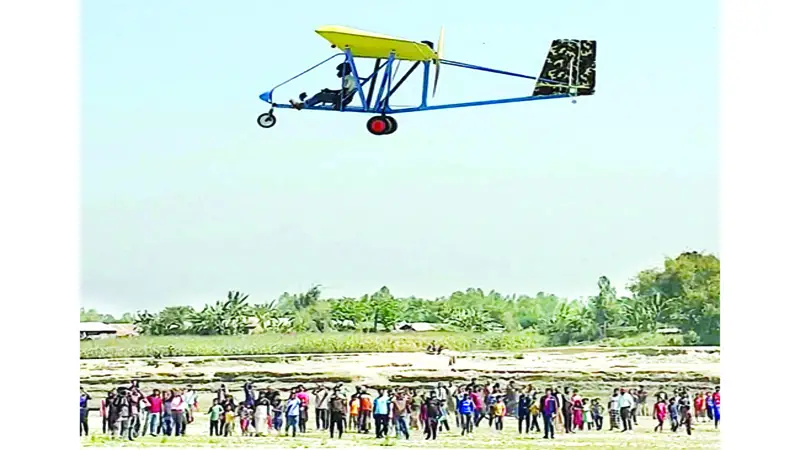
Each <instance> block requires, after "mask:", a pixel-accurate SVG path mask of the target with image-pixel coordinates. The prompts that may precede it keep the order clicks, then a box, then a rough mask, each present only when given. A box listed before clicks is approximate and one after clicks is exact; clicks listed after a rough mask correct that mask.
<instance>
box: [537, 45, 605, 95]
mask: <svg viewBox="0 0 800 450" xmlns="http://www.w3.org/2000/svg"><path fill="white" fill-rule="evenodd" d="M596 57H597V41H587V40H577V39H557V40H554V41H553V42H552V43H551V44H550V52H549V53H548V54H547V59H546V60H545V62H544V66H542V73H541V74H540V75H539V79H538V80H536V86H535V87H534V88H533V95H534V96H540V95H558V94H572V95H592V94H594V85H595V58H596Z"/></svg>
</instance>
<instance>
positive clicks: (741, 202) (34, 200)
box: [0, 0, 800, 448]
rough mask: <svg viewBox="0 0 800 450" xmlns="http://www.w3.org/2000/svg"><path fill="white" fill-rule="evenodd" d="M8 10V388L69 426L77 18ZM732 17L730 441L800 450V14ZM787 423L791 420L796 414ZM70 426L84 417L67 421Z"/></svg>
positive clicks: (27, 5) (57, 443)
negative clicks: (787, 437)
mask: <svg viewBox="0 0 800 450" xmlns="http://www.w3.org/2000/svg"><path fill="white" fill-rule="evenodd" d="M781 3H782V4H781ZM1 5H2V6H1V7H0V46H1V47H2V55H3V62H4V69H3V70H2V71H0V124H1V127H2V131H0V140H1V141H2V142H0V149H1V150H0V152H1V153H2V156H3V158H2V163H0V197H2V200H1V202H0V205H3V207H4V212H5V214H4V215H3V219H2V220H0V223H2V227H0V228H1V229H0V264H1V265H2V267H0V270H1V272H0V274H2V275H1V276H0V279H2V287H3V288H4V289H3V293H4V294H5V299H6V302H5V305H6V306H5V308H4V316H3V317H4V319H5V320H4V321H3V322H4V326H3V327H0V330H2V334H3V336H2V338H3V343H4V345H3V348H4V350H5V355H4V356H5V358H6V361H4V364H3V367H4V368H8V367H13V368H14V369H13V371H10V372H6V371H2V370H0V377H2V381H3V385H5V386H12V387H15V388H16V389H10V390H9V392H6V395H5V398H4V399H5V401H6V404H12V405H13V404H17V405H20V404H22V405H24V404H26V403H25V402H26V401H30V399H31V398H30V397H27V398H26V397H23V396H26V395H29V393H30V389H31V388H33V387H39V388H46V390H47V395H48V396H49V400H48V401H49V402H52V403H51V404H52V405H56V407H55V409H53V412H55V411H59V409H60V407H59V406H57V405H61V404H63V405H72V404H73V403H74V394H75V380H76V378H73V377H71V376H68V375H66V373H69V370H67V371H66V373H65V368H67V367H72V368H73V369H77V365H73V364H75V356H76V355H77V354H78V340H77V339H73V338H74V333H75V329H74V328H75V322H74V319H69V317H74V316H72V314H77V308H78V289H79V283H78V280H79V278H78V272H77V270H78V266H77V265H78V261H79V260H78V242H79V240H78V239H79V235H78V223H79V222H78V221H79V216H78V211H79V209H78V208H79V203H78V186H79V185H78V157H79V152H78V137H79V134H78V125H79V120H78V113H79V103H78V88H79V84H78V78H77V77H78V71H77V65H78V45H79V40H78V36H79V29H78V26H79V22H78V19H79V17H78V15H79V4H78V3H77V2H75V1H67V0H53V1H24V2H23V1H20V2H3V3H2V4H1ZM778 5H780V6H778ZM721 6H722V12H721V14H722V21H721V22H722V30H721V31H722V47H723V49H722V63H723V65H722V80H721V89H722V105H721V108H722V115H721V122H722V140H721V144H722V145H721V147H722V149H723V150H722V158H721V160H722V182H723V197H722V198H723V201H722V222H723V224H724V227H723V231H722V238H723V246H722V248H723V252H722V253H721V256H722V255H724V256H725V259H724V262H723V292H724V297H725V299H724V301H723V304H724V306H723V313H722V314H723V316H722V317H723V318H722V321H723V325H722V329H723V331H722V334H723V337H722V342H723V347H724V349H723V353H724V356H723V377H722V378H723V391H724V392H725V394H726V402H725V408H724V409H725V419H726V420H725V421H723V422H722V429H723V442H724V445H725V446H726V447H729V448H788V446H787V445H785V444H783V442H785V441H784V440H783V436H782V435H781V433H782V432H785V431H783V430H788V429H790V427H791V426H792V425H793V423H792V421H791V417H789V418H787V419H786V421H785V422H782V423H776V424H774V425H772V424H769V423H764V421H765V420H766V421H768V420H771V418H770V416H769V414H767V411H765V410H764V408H767V406H768V405H775V404H776V403H775V402H778V401H787V402H789V404H790V405H793V404H794V401H793V400H794V398H795V393H794V392H793V391H792V390H791V389H792V388H794V383H793V381H794V380H793V378H794V376H795V375H796V374H797V372H796V371H794V370H791V369H792V368H793V367H792V366H791V365H790V363H791V362H792V356H791V355H792V354H797V351H796V350H795V351H794V353H791V352H788V351H785V348H782V347H781V345H782V344H786V343H790V342H792V341H793V340H794V336H793V335H790V331H795V327H796V326H797V325H796V321H797V318H798V315H797V310H798V308H797V306H796V305H797V303H798V296H797V287H796V285H795V284H794V282H795V279H794V277H795V276H797V273H798V270H797V267H798V266H800V265H798V262H797V258H798V255H799V253H798V239H797V233H798V232H800V224H798V219H797V214H796V213H797V211H798V208H797V205H798V203H800V200H798V196H797V194H794V195H793V194H792V193H796V192H798V187H797V186H796V184H797V180H798V178H800V176H798V174H797V172H798V164H797V157H796V155H797V153H798V150H797V149H798V147H800V144H798V142H797V139H796V138H795V137H794V134H795V132H796V130H797V129H798V128H800V127H799V126H798V123H797V119H796V117H797V116H798V115H799V114H798V113H797V111H796V110H795V109H796V106H797V105H798V100H799V99H798V98H797V97H798V94H797V88H796V87H795V84H796V83H797V80H795V79H793V78H792V77H793V76H795V75H796V74H797V73H798V72H797V60H798V55H797V53H796V52H797V50H796V43H797V42H798V40H797V31H796V29H797V23H796V22H794V18H796V17H798V6H797V3H796V2H790V1H785V2H777V1H775V0H769V1H768V0H760V1H736V0H729V1H724V2H722V5H721ZM687 13H690V12H687ZM678 32H680V30H679V29H676V33H678ZM787 52H790V53H789V54H787ZM792 52H794V53H792ZM665 69H669V70H684V69H685V70H691V68H679V67H672V68H665ZM709 88H711V89H713V88H714V87H713V86H710V87H709ZM784 91H785V92H784ZM686 101H691V99H686ZM792 334H793V333H792ZM792 343H793V342H792ZM793 347H794V346H793ZM43 355H46V357H43ZM16 360H19V362H17V361H16ZM19 364H24V367H25V369H20V367H22V366H20V365H19ZM76 371H77V370H76ZM76 375H77V374H76ZM21 377H24V381H23V380H22V379H21ZM762 383H763V384H762ZM784 384H785V388H784ZM17 397H18V398H17ZM39 400H41V399H39ZM19 412H20V411H19V410H18V409H9V408H3V409H0V420H7V421H6V422H5V423H14V424H15V429H14V431H13V432H12V433H8V434H7V435H5V436H4V437H3V442H4V444H5V445H4V446H3V447H4V448H27V447H29V446H30V445H31V443H33V442H35V443H36V445H41V446H44V447H57V448H63V447H64V444H65V442H64V439H65V438H66V437H68V436H74V428H73V427H74V425H72V426H68V422H70V420H54V421H48V423H47V427H46V429H45V430H41V429H36V428H31V429H30V430H29V429H28V428H29V427H36V426H37V425H38V423H37V422H33V421H29V420H19V416H18V414H19ZM787 412H788V413H789V414H792V417H793V412H794V411H793V409H792V408H790V409H787ZM23 414H24V413H23ZM64 414H65V415H64V417H66V418H68V417H70V416H71V415H73V414H74V413H73V412H72V411H69V406H65V412H64ZM6 416H9V417H6ZM12 416H13V417H12ZM12 420H13V422H11V421H12ZM69 428H73V431H69ZM41 431H45V432H44V433H42V432H41ZM31 436H35V438H32V437H31ZM76 438H77V437H76ZM32 439H33V440H32ZM74 442H76V443H77V441H74ZM9 444H11V445H9ZM14 444H19V445H14ZM26 444H27V445H26ZM51 444H52V445H51Z"/></svg>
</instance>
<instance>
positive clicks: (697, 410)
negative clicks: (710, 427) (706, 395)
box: [694, 392, 706, 422]
mask: <svg viewBox="0 0 800 450" xmlns="http://www.w3.org/2000/svg"><path fill="white" fill-rule="evenodd" d="M705 405H706V401H705V399H703V393H702V392H698V393H697V394H695V396H694V419H695V420H696V421H698V422H700V419H703V420H705V415H706V411H705Z"/></svg>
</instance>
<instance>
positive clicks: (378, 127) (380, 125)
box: [369, 119, 386, 133]
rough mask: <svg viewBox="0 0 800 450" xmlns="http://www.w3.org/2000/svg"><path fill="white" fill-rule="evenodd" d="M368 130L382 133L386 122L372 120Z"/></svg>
mask: <svg viewBox="0 0 800 450" xmlns="http://www.w3.org/2000/svg"><path fill="white" fill-rule="evenodd" d="M369 129H370V131H372V132H373V133H383V132H384V131H385V130H386V122H385V121H384V120H381V119H377V120H373V121H372V122H370V124H369Z"/></svg>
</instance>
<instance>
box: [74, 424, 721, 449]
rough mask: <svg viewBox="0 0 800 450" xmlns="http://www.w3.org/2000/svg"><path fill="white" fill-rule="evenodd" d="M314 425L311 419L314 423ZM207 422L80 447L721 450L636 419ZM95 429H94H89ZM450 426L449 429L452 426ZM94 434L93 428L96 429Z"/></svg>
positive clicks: (706, 438) (699, 434)
mask: <svg viewBox="0 0 800 450" xmlns="http://www.w3.org/2000/svg"><path fill="white" fill-rule="evenodd" d="M312 420H313V418H312ZM207 423H208V422H207V420H206V419H205V418H203V417H200V418H198V421H197V422H196V423H194V424H192V425H190V428H189V430H188V433H187V436H184V437H181V438H176V437H168V438H164V437H150V436H147V437H144V438H140V439H138V440H136V441H134V442H128V441H121V440H111V439H109V438H107V437H104V436H102V435H98V434H94V435H92V436H90V437H88V438H82V444H83V445H84V446H125V447H129V446H130V447H200V448H231V447H252V448H256V447H257V448H356V449H366V448H385V447H394V448H398V449H399V448H404V449H405V448H408V449H426V448H430V449H433V448H446V449H490V448H491V449H497V448H505V449H534V448H548V449H593V450H611V449H620V448H624V449H641V450H645V449H647V450H659V449H663V450H667V449H669V450H677V449H692V450H699V449H718V448H720V446H721V444H720V433H719V431H717V430H714V428H713V426H712V425H711V424H708V423H700V424H698V425H697V426H696V428H695V430H694V432H693V433H692V436H687V435H686V432H685V430H684V431H683V432H682V433H681V432H678V433H672V432H671V431H665V432H663V433H655V432H653V426H654V421H653V420H652V419H649V418H648V419H645V418H640V420H639V426H638V427H636V428H635V430H634V431H633V432H631V433H620V432H619V431H605V430H604V431H600V432H597V431H583V432H581V431H579V432H577V433H576V434H572V435H568V436H567V435H564V434H561V433H559V432H556V439H555V440H545V439H542V437H541V434H540V433H536V432H534V433H532V434H530V435H527V436H524V435H523V436H520V435H519V433H518V431H517V423H516V421H515V420H514V419H513V418H507V419H506V424H505V429H504V430H503V431H502V432H498V431H496V430H490V429H489V428H488V427H487V426H486V424H485V423H482V424H481V426H480V427H479V428H477V429H476V432H475V434H474V435H473V436H468V437H462V436H461V435H460V434H459V433H460V431H456V430H457V429H456V428H455V427H454V428H453V431H450V432H447V431H445V432H443V433H442V434H440V436H439V439H437V440H436V441H425V440H424V436H423V434H422V432H421V431H419V430H412V431H411V439H410V440H408V441H406V440H404V439H402V440H401V439H396V438H394V437H390V438H388V439H380V440H379V439H376V438H375V437H374V434H373V435H363V434H356V433H349V432H348V433H345V434H344V437H343V438H342V439H341V440H339V439H330V438H329V437H328V435H327V433H324V432H321V431H316V430H312V428H313V423H312V422H309V425H310V427H309V433H307V434H305V435H298V437H296V438H292V437H286V436H275V435H272V436H269V437H258V438H254V437H242V436H238V435H237V436H232V437H209V436H207V435H206V433H207V431H206V430H207ZM93 426H94V424H93ZM451 426H452V424H451ZM95 429H96V427H95Z"/></svg>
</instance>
